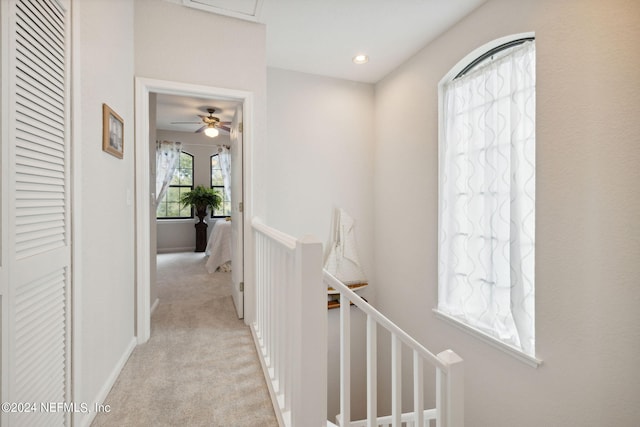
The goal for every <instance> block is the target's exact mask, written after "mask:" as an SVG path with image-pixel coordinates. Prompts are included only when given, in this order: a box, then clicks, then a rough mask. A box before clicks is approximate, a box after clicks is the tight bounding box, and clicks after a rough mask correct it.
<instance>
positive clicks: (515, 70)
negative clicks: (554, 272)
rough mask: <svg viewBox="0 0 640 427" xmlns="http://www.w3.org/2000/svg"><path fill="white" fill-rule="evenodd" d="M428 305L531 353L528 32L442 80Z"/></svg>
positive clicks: (531, 75)
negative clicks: (432, 297) (521, 40)
mask: <svg viewBox="0 0 640 427" xmlns="http://www.w3.org/2000/svg"><path fill="white" fill-rule="evenodd" d="M443 113H444V121H443V124H444V128H443V134H442V139H441V142H440V192H439V198H440V200H439V221H440V236H439V272H438V309H439V310H440V311H442V312H445V313H447V314H449V315H451V316H453V317H456V318H458V319H460V320H462V321H463V322H465V323H467V324H469V325H471V326H473V327H475V328H477V329H480V330H482V331H483V332H486V333H488V334H490V335H492V336H495V337H497V338H498V339H500V340H501V341H503V342H505V343H507V344H510V345H513V346H515V347H517V348H520V349H521V350H522V351H523V352H525V353H527V354H530V355H534V353H535V322H534V313H535V311H534V309H535V306H534V236H535V42H526V43H525V44H523V45H520V46H518V47H516V48H513V50H512V51H510V52H509V53H508V54H506V55H505V56H503V57H501V58H499V59H497V60H494V61H493V62H490V63H488V64H487V65H484V66H480V67H479V69H476V70H472V71H471V72H470V73H468V74H465V75H464V76H462V77H460V78H458V79H455V80H452V81H451V82H449V83H446V84H445V85H444V104H443Z"/></svg>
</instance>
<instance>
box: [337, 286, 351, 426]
mask: <svg viewBox="0 0 640 427" xmlns="http://www.w3.org/2000/svg"><path fill="white" fill-rule="evenodd" d="M350 304H351V303H350V301H349V299H348V298H347V297H346V296H345V295H343V294H340V413H341V414H342V426H348V425H349V423H350V422H351V307H350Z"/></svg>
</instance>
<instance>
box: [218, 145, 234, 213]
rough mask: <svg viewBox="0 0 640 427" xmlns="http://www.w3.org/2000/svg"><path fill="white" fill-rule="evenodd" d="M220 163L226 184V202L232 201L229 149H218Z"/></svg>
mask: <svg viewBox="0 0 640 427" xmlns="http://www.w3.org/2000/svg"><path fill="white" fill-rule="evenodd" d="M218 161H219V162H220V169H221V170H222V182H223V183H224V200H226V201H230V200H231V153H230V152H229V149H228V148H227V147H220V148H218Z"/></svg>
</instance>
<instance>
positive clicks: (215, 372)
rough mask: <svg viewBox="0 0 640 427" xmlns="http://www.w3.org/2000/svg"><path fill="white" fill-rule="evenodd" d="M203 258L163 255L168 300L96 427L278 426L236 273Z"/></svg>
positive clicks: (162, 281)
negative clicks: (234, 283)
mask: <svg viewBox="0 0 640 427" xmlns="http://www.w3.org/2000/svg"><path fill="white" fill-rule="evenodd" d="M205 262H206V257H205V256H204V254H201V253H191V252H185V253H175V254H159V255H158V293H159V299H160V303H159V305H158V307H157V309H156V311H155V312H154V313H153V316H152V318H151V339H150V340H149V341H148V342H147V343H146V344H144V345H142V346H139V347H137V348H136V349H135V350H134V352H133V354H132V355H131V357H130V358H129V361H128V362H127V364H126V366H125V367H124V369H123V371H122V373H121V375H120V377H119V378H118V380H117V382H116V384H115V385H114V387H113V389H112V390H111V392H110V393H109V396H108V397H107V399H106V401H105V404H106V405H110V412H109V413H101V414H98V415H97V416H96V418H95V420H94V422H93V424H92V426H96V427H97V426H142V427H144V426H178V425H180V426H212V427H213V426H236V427H242V426H247V427H249V426H257V425H260V426H277V422H276V419H275V415H274V413H273V408H272V406H271V400H270V398H269V393H268V390H267V387H266V384H265V382H264V377H263V374H262V370H261V368H260V363H259V361H258V358H257V355H256V350H255V347H254V344H253V340H252V337H251V333H250V330H249V328H248V327H246V326H245V325H244V323H243V322H242V320H238V319H237V316H236V313H235V310H234V307H233V302H232V299H231V293H230V291H231V290H230V284H229V282H230V280H231V273H220V272H216V273H213V274H208V273H207V271H206V269H205Z"/></svg>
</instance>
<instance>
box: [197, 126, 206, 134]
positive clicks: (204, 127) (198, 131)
mask: <svg viewBox="0 0 640 427" xmlns="http://www.w3.org/2000/svg"><path fill="white" fill-rule="evenodd" d="M206 128H207V125H204V126H202V127H201V128H200V129H198V130H197V131H196V132H195V133H200V132H202V131H204V130H205V129H206Z"/></svg>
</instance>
